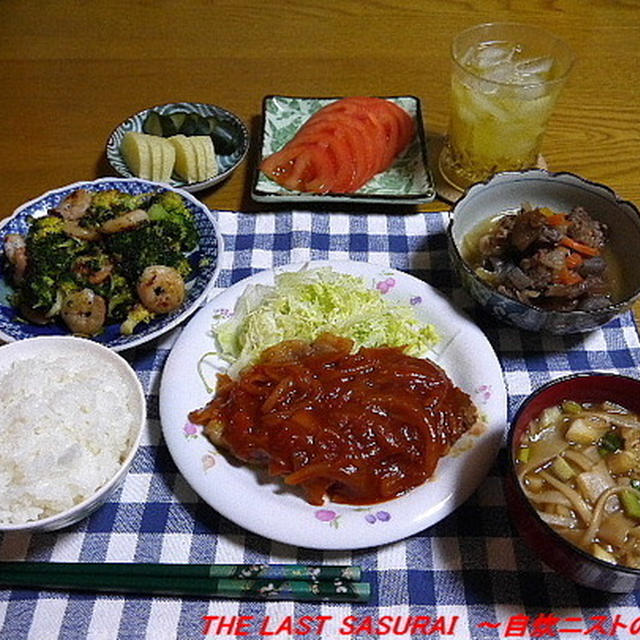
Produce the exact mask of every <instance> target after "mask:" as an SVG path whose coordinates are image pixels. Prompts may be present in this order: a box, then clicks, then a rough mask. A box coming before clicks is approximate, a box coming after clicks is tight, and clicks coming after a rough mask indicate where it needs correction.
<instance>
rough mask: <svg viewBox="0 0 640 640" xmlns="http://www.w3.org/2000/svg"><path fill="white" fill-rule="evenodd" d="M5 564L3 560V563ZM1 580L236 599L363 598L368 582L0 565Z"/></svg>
mask: <svg viewBox="0 0 640 640" xmlns="http://www.w3.org/2000/svg"><path fill="white" fill-rule="evenodd" d="M5 564H6V563H5ZM0 585H4V586H7V587H23V588H30V589H34V588H37V589H64V590H79V591H92V592H93V591H99V592H110V593H137V594H144V595H170V596H200V597H202V596H204V597H208V598H233V599H237V600H299V601H312V602H366V601H367V600H368V599H369V596H370V592H371V588H370V585H369V583H367V582H351V581H348V580H343V579H341V578H336V579H334V580H325V581H316V580H269V579H263V578H260V579H256V580H243V579H238V578H192V577H173V576H144V575H139V576H134V575H122V574H119V575H113V574H112V575H108V574H103V575H95V574H90V573H89V574H87V573H54V572H50V571H47V572H44V573H43V572H36V571H28V572H19V571H18V572H16V571H7V570H5V569H0Z"/></svg>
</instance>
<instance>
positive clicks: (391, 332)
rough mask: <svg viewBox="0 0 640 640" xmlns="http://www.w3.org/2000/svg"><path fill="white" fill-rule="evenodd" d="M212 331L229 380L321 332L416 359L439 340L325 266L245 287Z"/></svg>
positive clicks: (408, 314) (409, 312)
mask: <svg viewBox="0 0 640 640" xmlns="http://www.w3.org/2000/svg"><path fill="white" fill-rule="evenodd" d="M213 332H214V335H215V337H216V338H217V340H218V344H219V345H220V348H221V349H222V353H221V354H220V355H221V357H223V358H224V359H225V360H227V361H228V362H230V363H231V366H230V368H229V371H228V373H229V375H230V376H232V377H234V376H236V375H237V374H238V373H239V372H240V371H241V370H242V369H243V368H244V367H246V366H249V365H251V364H254V363H255V362H256V360H257V359H258V357H259V356H260V354H261V353H262V352H263V351H264V350H265V349H267V348H268V347H271V346H273V345H275V344H278V343H279V342H282V341H283V340H304V341H309V342H310V341H312V340H314V339H315V338H316V337H317V336H319V335H320V334H321V333H324V332H330V333H333V334H335V335H338V336H343V337H346V338H351V339H352V340H353V341H354V350H357V349H359V348H360V347H380V346H393V347H406V351H405V352H406V353H408V354H409V355H412V356H416V357H422V356H424V355H425V354H426V352H427V351H428V350H429V349H430V348H431V347H432V346H433V345H434V344H435V343H436V342H437V341H438V340H439V336H438V334H437V332H436V330H435V327H434V326H433V325H431V324H428V325H423V324H421V323H420V322H419V321H418V320H417V318H416V316H415V313H414V310H413V308H411V307H410V306H409V305H400V304H395V303H392V302H389V301H388V300H387V299H385V298H384V297H383V295H382V293H381V292H380V291H379V290H377V289H372V288H370V287H369V286H367V284H366V283H365V281H364V280H363V279H362V278H360V277H357V276H353V275H347V274H344V273H338V272H336V271H333V269H332V268H331V267H321V268H317V269H303V270H300V271H291V272H284V273H280V274H278V275H276V277H275V286H267V285H260V284H258V285H252V286H249V287H247V289H246V291H245V292H244V293H243V294H242V296H240V298H239V299H238V301H237V303H236V306H235V310H234V315H233V316H232V317H231V318H229V319H228V320H226V321H224V322H222V323H221V324H219V325H218V326H215V327H214V328H213Z"/></svg>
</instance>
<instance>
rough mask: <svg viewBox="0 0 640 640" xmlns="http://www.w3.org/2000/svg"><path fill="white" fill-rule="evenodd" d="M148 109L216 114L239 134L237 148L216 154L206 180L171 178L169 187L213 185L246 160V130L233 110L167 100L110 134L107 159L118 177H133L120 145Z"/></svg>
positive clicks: (193, 189) (196, 188) (139, 128)
mask: <svg viewBox="0 0 640 640" xmlns="http://www.w3.org/2000/svg"><path fill="white" fill-rule="evenodd" d="M150 111H156V112H157V113H159V114H160V115H167V114H170V113H177V112H183V113H197V114H198V115H201V116H206V117H209V116H215V117H216V118H217V119H218V120H219V121H220V122H224V123H228V124H229V125H230V126H232V127H233V128H234V129H235V130H236V131H237V132H238V133H239V135H240V137H241V139H242V142H241V144H240V146H239V147H238V149H236V151H234V152H233V153H232V154H229V155H221V154H218V155H217V161H218V174H217V175H215V176H214V177H213V178H210V179H209V180H204V181H203V182H192V183H191V184H187V183H186V182H183V181H182V180H171V182H170V184H171V186H172V187H179V188H180V189H184V190H185V191H190V192H192V193H193V192H196V191H201V190H202V189H206V188H207V187H212V186H213V185H214V184H218V183H219V182H222V181H223V180H225V179H226V178H228V177H229V176H230V175H231V174H232V173H233V171H234V170H235V169H236V167H237V166H238V165H239V164H240V163H241V162H242V161H243V160H244V159H245V156H246V155H247V151H248V150H249V130H248V129H247V127H246V125H245V124H244V122H242V120H240V118H238V116H237V115H235V113H231V111H227V110H226V109H223V108H222V107H216V106H215V105H213V104H203V103H200V102H170V103H168V104H161V105H158V106H156V107H150V108H149V109H144V110H143V111H139V112H138V113H135V114H133V115H132V116H131V117H129V118H127V119H126V120H125V121H124V122H122V123H121V124H119V125H118V126H117V127H116V128H115V129H114V130H113V132H112V133H111V135H110V136H109V140H108V141H107V149H106V154H107V160H108V161H109V164H110V165H111V166H112V167H113V169H114V170H115V171H116V172H117V173H118V174H119V175H121V176H123V177H125V178H133V177H135V176H134V175H133V173H131V171H130V169H129V167H128V166H127V163H126V162H125V161H124V158H123V157H122V155H121V154H120V144H121V143H122V138H123V137H124V134H125V133H127V131H142V125H143V123H144V121H145V120H146V118H147V115H148V114H149V112H150Z"/></svg>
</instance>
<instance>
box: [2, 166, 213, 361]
mask: <svg viewBox="0 0 640 640" xmlns="http://www.w3.org/2000/svg"><path fill="white" fill-rule="evenodd" d="M77 189H88V190H89V191H108V190H110V189H117V190H119V191H123V192H125V193H128V194H131V195H137V194H140V193H146V192H150V191H160V192H164V191H173V192H175V193H178V194H179V195H180V197H181V198H182V199H183V200H184V202H185V203H186V206H187V207H188V208H189V210H190V211H191V212H192V213H193V214H194V217H195V222H196V226H197V228H198V232H199V234H200V243H199V245H198V246H197V247H196V249H195V250H194V251H193V252H192V253H191V254H190V255H189V256H188V258H189V261H190V263H191V264H192V265H197V269H196V270H195V273H194V275H193V276H192V277H191V279H190V280H189V281H188V282H187V283H186V297H185V301H184V303H183V304H182V306H181V307H180V308H179V309H176V310H175V311H173V312H171V313H168V314H165V315H160V316H157V317H156V318H154V319H153V320H151V321H150V322H149V323H148V324H142V325H139V326H138V327H137V328H136V330H135V331H134V332H133V333H132V334H131V335H124V334H122V333H120V327H119V325H118V324H111V325H107V326H106V327H105V328H104V331H103V332H102V333H100V334H99V335H97V336H94V337H93V338H92V340H93V341H94V342H99V343H101V344H103V345H105V346H107V347H109V348H111V349H113V350H114V351H122V350H124V349H131V348H133V347H137V346H139V345H141V344H144V343H145V342H148V341H149V340H153V339H154V338H157V337H159V336H160V335H162V334H163V333H166V332H167V331H169V330H171V329H173V328H174V327H176V326H177V325H178V324H180V323H181V322H183V321H184V320H186V318H188V317H189V316H190V315H191V314H192V313H194V312H195V311H196V310H197V309H198V307H199V306H200V305H201V304H202V302H203V301H204V300H205V298H206V297H207V294H208V292H209V290H210V289H211V287H212V286H213V285H214V283H215V279H216V278H217V276H218V272H219V270H220V260H219V253H220V251H222V248H223V243H222V237H221V235H220V232H219V230H218V225H217V223H216V221H215V220H214V218H213V216H212V214H211V212H210V211H209V209H208V208H207V207H206V206H205V205H204V204H202V203H201V202H200V201H199V200H197V199H196V198H195V197H194V196H192V195H191V194H189V193H186V192H185V191H183V190H181V189H174V188H173V187H170V186H168V185H163V184H158V183H156V182H150V181H148V180H140V179H138V178H129V179H125V178H100V179H98V180H93V181H89V182H76V183H74V184H70V185H67V186H65V187H60V188H59V189H54V190H52V191H48V192H47V193H45V194H43V195H41V196H39V197H37V198H35V199H34V200H31V201H30V202H27V203H25V204H23V205H22V206H20V207H19V208H18V209H16V211H14V213H13V214H12V215H11V216H10V217H9V218H6V219H4V220H2V222H0V340H4V341H6V342H12V341H14V340H23V339H24V338H31V337H35V336H48V335H69V331H68V330H67V329H66V328H65V327H63V326H62V324H59V323H56V324H48V325H37V324H34V323H30V322H26V321H24V320H23V319H21V318H20V317H19V314H18V312H17V310H16V309H15V308H14V307H13V306H12V305H11V302H10V297H11V294H12V292H13V289H12V288H11V285H10V284H9V282H8V280H7V274H6V273H5V270H4V264H3V263H4V260H3V259H2V255H1V251H2V249H1V248H2V246H3V244H4V243H3V241H4V238H5V236H6V235H7V234H9V233H21V234H24V233H26V232H27V230H28V226H29V219H30V218H31V217H32V216H35V217H38V216H42V215H45V214H46V212H47V210H48V209H51V208H52V207H55V206H56V205H58V204H59V203H60V202H61V201H62V200H64V198H66V197H67V196H68V195H69V194H70V193H72V192H74V191H76V190H77ZM204 258H206V260H203V259H204Z"/></svg>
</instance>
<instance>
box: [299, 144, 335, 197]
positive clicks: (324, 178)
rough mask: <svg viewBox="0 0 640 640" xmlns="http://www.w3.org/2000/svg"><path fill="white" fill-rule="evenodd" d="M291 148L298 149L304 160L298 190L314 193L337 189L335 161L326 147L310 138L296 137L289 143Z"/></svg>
mask: <svg viewBox="0 0 640 640" xmlns="http://www.w3.org/2000/svg"><path fill="white" fill-rule="evenodd" d="M290 144H291V145H292V148H293V149H299V150H300V154H301V156H302V157H304V158H305V160H306V166H305V171H304V173H303V174H302V176H301V177H300V186H299V187H298V189H299V190H300V191H308V192H314V193H327V192H329V191H331V192H335V191H337V190H338V189H339V182H338V180H339V179H342V180H344V178H343V177H342V175H339V174H338V171H337V167H336V163H335V161H334V159H333V157H332V156H331V155H330V154H329V153H328V151H327V148H326V147H325V146H322V145H320V144H316V143H315V142H313V141H311V140H302V139H297V137H296V138H295V139H294V140H292V142H291V143H290Z"/></svg>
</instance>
